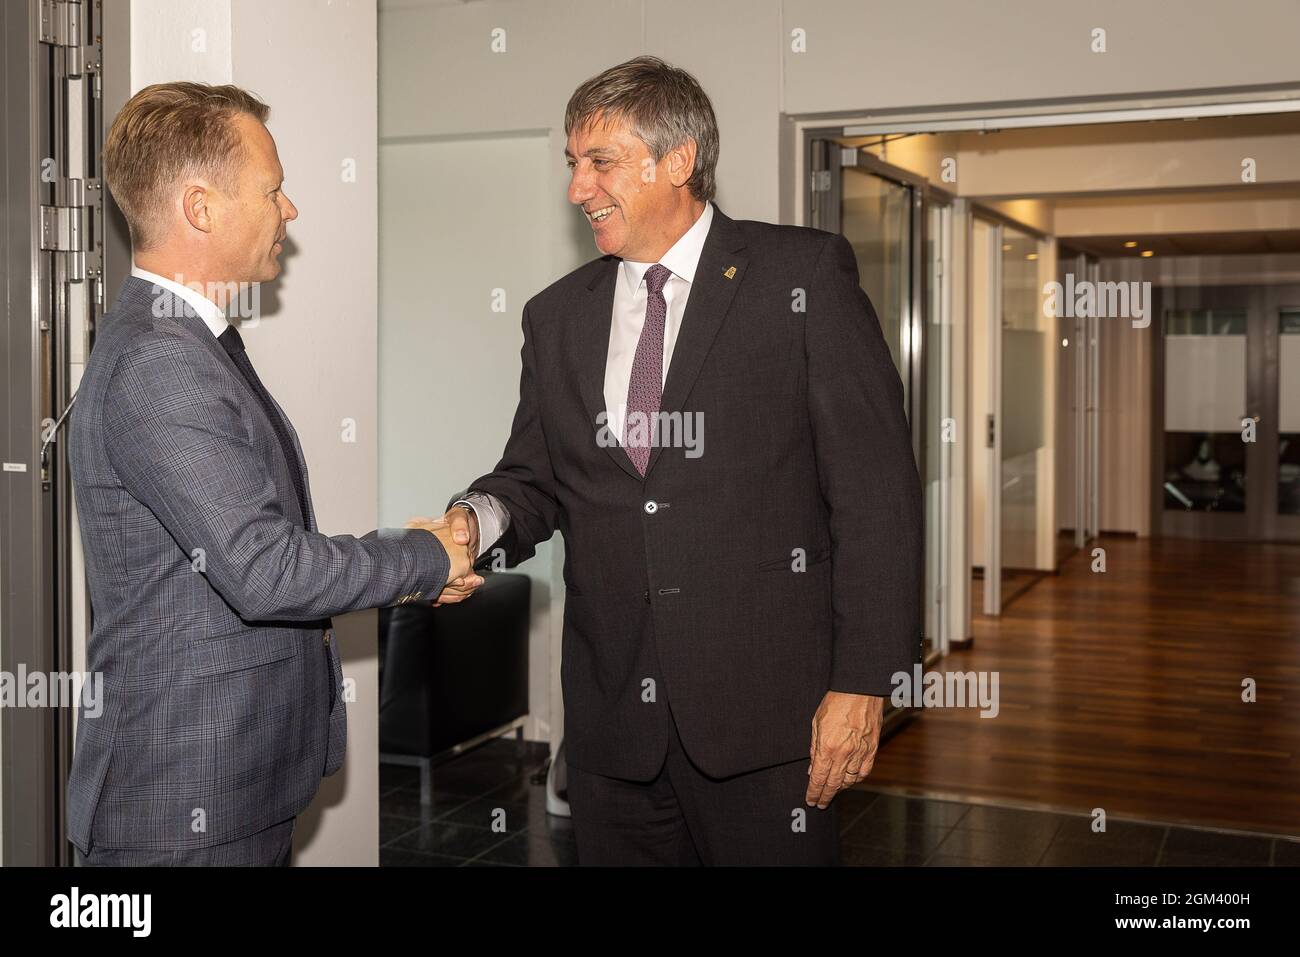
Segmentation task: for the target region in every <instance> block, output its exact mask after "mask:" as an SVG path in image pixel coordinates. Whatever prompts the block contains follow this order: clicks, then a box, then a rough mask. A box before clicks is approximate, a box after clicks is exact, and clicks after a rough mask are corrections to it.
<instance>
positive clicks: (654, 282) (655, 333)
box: [623, 263, 672, 475]
mask: <svg viewBox="0 0 1300 957" xmlns="http://www.w3.org/2000/svg"><path fill="white" fill-rule="evenodd" d="M671 275H672V273H671V272H669V271H668V269H667V267H665V266H661V265H659V264H658V263H655V264H654V265H653V266H651V267H650V268H649V269H647V270H646V272H645V285H646V297H645V325H644V326H643V327H642V328H641V338H640V339H638V340H637V343H636V356H635V357H634V358H633V359H632V379H631V381H629V382H628V385H627V410H626V414H625V416H624V419H623V446H624V448H626V449H627V457H628V458H629V459H631V460H632V464H633V465H635V466H636V470H637V471H638V472H640V473H641V474H642V475H645V470H646V468H647V467H648V466H649V464H650V449H651V446H652V445H653V442H654V435H655V422H656V421H657V419H658V415H659V400H660V398H661V397H662V394H663V382H664V320H665V319H666V318H667V316H668V304H667V303H666V302H664V286H665V285H666V284H667V283H668V278H669V277H670V276H671Z"/></svg>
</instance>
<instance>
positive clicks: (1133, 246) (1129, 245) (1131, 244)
mask: <svg viewBox="0 0 1300 957" xmlns="http://www.w3.org/2000/svg"><path fill="white" fill-rule="evenodd" d="M1124 248H1125V249H1136V248H1137V240H1136V239H1130V240H1129V241H1128V242H1126V243H1125V244H1124Z"/></svg>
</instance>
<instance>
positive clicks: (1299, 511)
mask: <svg viewBox="0 0 1300 957" xmlns="http://www.w3.org/2000/svg"><path fill="white" fill-rule="evenodd" d="M1278 333H1279V334H1278V350H1277V352H1278V356H1277V362H1278V368H1277V387H1278V394H1277V411H1278V437H1277V439H1278V446H1277V510H1278V514H1280V515H1300V309H1284V310H1282V313H1281V315H1280V317H1279V329H1278Z"/></svg>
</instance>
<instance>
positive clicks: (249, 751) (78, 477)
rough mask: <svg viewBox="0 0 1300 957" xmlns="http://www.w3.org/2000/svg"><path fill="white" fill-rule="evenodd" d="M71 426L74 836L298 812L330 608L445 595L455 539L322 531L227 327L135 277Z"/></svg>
mask: <svg viewBox="0 0 1300 957" xmlns="http://www.w3.org/2000/svg"><path fill="white" fill-rule="evenodd" d="M277 410H278V411H279V412H280V414H281V415H283V411H282V410H279V409H278V406H277ZM285 422H286V424H287V423H288V418H287V417H285ZM288 428H289V433H290V435H292V436H293V441H294V444H295V447H297V450H298V457H299V461H301V462H303V463H304V473H305V461H306V460H305V458H303V456H302V450H301V447H300V446H298V438H297V435H296V433H294V431H293V427H292V426H291V425H290V426H288ZM70 429H71V432H70V437H69V442H70V453H69V454H70V457H71V463H72V476H73V485H74V490H75V494H76V502H77V509H78V515H79V520H80V526H81V535H82V542H83V545H84V549H85V555H86V571H87V576H88V578H89V584H90V596H91V605H92V611H93V619H94V621H93V629H92V632H91V636H90V640H89V644H88V647H87V659H88V660H87V666H88V669H89V670H90V672H91V673H92V674H95V673H99V674H102V675H103V698H104V700H103V707H102V709H101V713H100V714H99V715H98V716H97V717H90V716H89V715H88V714H87V712H86V709H85V708H84V707H83V709H82V711H81V714H80V717H79V721H78V726H77V736H76V749H75V751H74V756H73V762H72V773H71V776H70V778H69V781H68V805H69V821H68V837H69V839H70V840H71V841H72V842H73V843H74V844H75V845H77V847H79V848H80V849H81V850H82V852H83V853H84V852H86V851H88V850H89V847H90V846H91V844H92V843H93V844H94V845H96V846H102V847H114V848H192V847H207V846H211V845H214V844H221V843H224V842H226V841H231V840H235V839H237V838H240V837H244V836H246V835H248V834H252V833H254V832H256V831H258V830H261V829H262V828H265V827H269V826H270V825H273V824H276V823H279V822H280V821H283V820H285V819H287V818H289V817H292V816H294V815H296V814H298V813H299V812H300V811H302V810H303V809H304V808H305V807H306V806H307V805H308V804H309V803H310V802H311V800H312V797H313V796H314V795H315V793H316V790H317V788H318V787H319V785H320V780H321V777H322V776H323V775H328V774H332V773H333V772H334V771H336V770H338V768H339V766H340V764H341V763H342V761H343V752H344V747H345V743H346V735H347V715H346V711H345V708H344V703H343V700H342V683H343V681H342V671H341V669H340V664H339V656H338V650H337V648H336V647H335V645H336V642H335V641H334V640H333V637H332V631H331V623H330V621H329V618H330V616H331V615H337V614H342V613H344V612H348V611H354V610H358V609H363V608H374V607H377V606H381V605H387V604H392V603H394V602H400V601H409V600H414V599H416V598H419V597H424V598H433V597H434V596H436V594H437V593H438V591H439V590H440V589H441V587H442V584H443V583H444V582H445V581H446V578H447V572H448V558H447V554H446V552H445V551H444V550H443V548H442V546H441V545H440V544H439V542H438V540H437V539H436V538H434V536H432V535H430V534H428V533H427V532H424V531H420V530H400V531H399V530H386V531H384V532H371V533H369V534H368V535H365V536H363V537H361V538H356V537H354V536H351V535H334V536H326V535H322V534H320V533H319V532H318V531H317V530H316V520H315V516H314V515H313V514H312V511H313V510H312V507H311V493H310V486H309V485H307V484H306V482H307V476H306V474H304V475H303V482H304V486H305V487H306V488H307V489H308V493H307V512H308V514H306V515H303V514H301V511H300V508H299V504H298V498H297V495H296V493H295V491H294V483H293V478H292V475H291V472H290V469H291V468H292V467H293V465H292V463H290V462H288V461H287V460H286V458H285V455H284V453H283V451H282V447H281V445H280V443H279V441H278V440H277V438H276V434H275V430H274V429H273V427H272V425H271V422H270V421H269V419H268V418H267V416H266V414H265V412H264V411H263V407H262V405H261V403H260V402H259V401H258V400H257V397H256V396H255V395H254V394H253V392H252V390H251V389H250V388H249V386H248V385H247V384H246V382H245V381H244V378H243V376H242V375H241V374H240V372H239V370H238V369H237V368H236V366H235V365H234V363H233V362H232V361H231V359H230V357H229V356H228V355H227V354H226V352H225V350H224V349H223V348H222V346H221V344H220V343H218V342H217V340H216V338H215V337H214V336H213V335H212V333H211V331H210V330H209V329H208V328H207V326H206V325H204V323H203V321H202V319H200V318H199V317H198V316H197V315H195V313H194V312H193V310H192V309H191V308H190V307H189V306H188V305H187V304H186V303H185V302H184V301H183V300H182V299H180V298H179V297H176V296H173V295H172V294H171V293H170V292H167V291H166V290H160V289H159V288H157V287H155V286H154V285H153V284H151V283H149V282H146V281H145V280H142V279H139V278H135V277H132V278H129V279H127V280H126V281H125V283H123V285H122V289H121V292H120V294H119V296H118V300H117V303H116V305H115V307H114V309H113V310H112V311H111V312H110V313H109V314H108V315H107V316H106V317H105V318H104V321H103V322H102V323H101V326H100V330H99V334H98V337H97V339H96V342H95V349H94V351H93V353H92V355H91V357H90V361H89V363H88V364H87V367H86V372H85V375H84V377H83V379H82V382H81V385H80V388H79V390H78V397H77V404H76V406H75V407H74V410H73V413H72V417H71V426H70Z"/></svg>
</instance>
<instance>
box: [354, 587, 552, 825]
mask: <svg viewBox="0 0 1300 957" xmlns="http://www.w3.org/2000/svg"><path fill="white" fill-rule="evenodd" d="M531 585H532V582H531V580H530V579H529V578H528V576H527V575H519V574H501V573H497V574H487V575H484V583H483V585H482V587H480V588H479V590H478V591H477V592H475V593H474V595H473V596H472V597H470V598H469V599H467V600H465V601H463V602H459V603H457V604H454V605H444V606H443V607H441V608H433V607H431V606H430V605H428V604H426V603H411V604H407V605H397V606H395V607H392V608H383V609H380V613H379V751H380V761H382V762H386V763H389V764H405V765H414V766H416V767H419V768H420V792H421V801H422V802H423V803H426V804H429V803H432V798H433V788H432V773H431V772H432V768H433V765H434V764H435V763H436V762H437V761H438V760H439V759H441V758H443V757H446V756H449V755H451V754H457V753H459V752H461V751H464V750H467V749H469V748H472V747H474V746H475V745H477V744H479V743H481V742H483V741H485V740H488V739H489V738H493V737H498V736H500V735H502V734H505V733H507V732H509V731H510V730H511V729H514V730H515V731H516V732H517V733H519V734H522V730H523V720H524V718H525V717H526V716H527V714H528V619H529V604H530V593H531Z"/></svg>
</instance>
